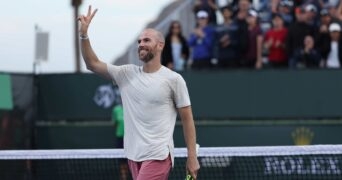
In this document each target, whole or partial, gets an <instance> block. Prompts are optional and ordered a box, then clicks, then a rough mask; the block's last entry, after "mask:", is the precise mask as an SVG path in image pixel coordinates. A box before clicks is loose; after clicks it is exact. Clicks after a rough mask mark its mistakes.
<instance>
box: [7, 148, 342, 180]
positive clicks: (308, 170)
mask: <svg viewBox="0 0 342 180" xmlns="http://www.w3.org/2000/svg"><path fill="white" fill-rule="evenodd" d="M186 155H187V152H186V149H185V148H176V149H175V165H174V168H173V169H172V171H171V173H170V177H169V179H174V180H180V179H184V178H185V162H186ZM198 157H199V162H200V165H201V169H200V171H199V174H198V179H205V180H215V179H222V180H223V179H224V180H226V179H229V180H235V179H237V180H245V179H246V180H247V179H248V180H250V179H263V180H271V179H272V180H274V179H276V180H283V179H284V180H285V179H286V180H288V179H303V180H313V179H317V180H318V179H320V180H325V179H327V180H332V179H334V180H335V179H336V180H337V179H340V180H341V179H342V145H315V146H274V147H222V148H200V149H199V154H198ZM0 179H1V180H13V179H14V180H21V179H23V180H24V179H25V180H27V179H30V180H31V179H32V180H36V179H37V180H43V179H44V180H45V179H49V180H62V179H63V180H107V179H108V180H109V179H110V180H113V179H131V177H130V175H129V172H128V170H127V166H126V160H125V159H124V153H123V150H121V149H110V150H106V149H98V150H27V151H0Z"/></svg>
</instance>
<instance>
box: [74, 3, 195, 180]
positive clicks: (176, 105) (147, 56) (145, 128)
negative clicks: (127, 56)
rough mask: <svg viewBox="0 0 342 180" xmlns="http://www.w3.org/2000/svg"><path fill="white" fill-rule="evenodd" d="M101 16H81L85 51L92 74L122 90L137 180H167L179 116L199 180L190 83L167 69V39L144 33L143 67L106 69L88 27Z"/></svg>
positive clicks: (132, 168)
mask: <svg viewBox="0 0 342 180" xmlns="http://www.w3.org/2000/svg"><path fill="white" fill-rule="evenodd" d="M96 12H97V10H95V11H93V12H92V10H91V7H90V6H89V10H88V13H87V15H85V16H83V15H82V16H80V17H79V18H78V20H79V21H80V22H81V27H80V39H81V51H82V55H83V58H84V61H85V63H86V65H87V68H88V69H89V70H91V71H92V72H94V73H96V74H99V75H101V76H103V77H106V78H108V79H111V80H112V81H113V83H115V84H117V85H118V86H119V88H120V93H121V97H122V101H123V108H124V121H125V122H124V123H125V130H124V131H125V134H124V149H125V154H126V156H127V158H128V165H129V168H130V171H131V173H132V176H133V179H134V180H167V179H168V175H169V172H170V169H171V167H172V165H173V161H174V160H173V159H174V157H173V149H174V143H173V131H174V127H175V122H176V117H177V112H178V113H179V115H180V117H181V119H182V124H183V130H184V136H185V141H186V144H187V149H188V159H187V163H186V167H187V171H188V173H189V174H190V175H191V176H192V177H193V178H194V179H196V177H197V171H198V170H199V163H198V159H197V155H196V131H195V125H194V120H193V116H192V110H191V104H190V98H189V94H188V90H187V87H186V83H185V81H184V79H183V78H182V76H181V75H179V74H177V73H176V72H173V71H171V70H169V69H168V68H166V67H164V66H162V65H161V52H162V50H163V48H164V43H165V40H164V37H163V35H162V34H161V33H160V32H159V31H157V30H154V29H146V30H144V31H143V32H142V33H141V34H140V37H139V40H138V46H139V48H138V54H139V59H140V60H141V61H143V62H144V63H143V66H136V65H132V64H130V65H123V66H115V65H111V64H106V63H103V62H102V61H100V60H99V59H98V57H97V56H96V54H95V53H94V51H93V49H92V47H91V45H90V41H89V37H88V34H87V32H88V27H89V25H90V22H91V20H92V19H93V17H94V16H95V14H96Z"/></svg>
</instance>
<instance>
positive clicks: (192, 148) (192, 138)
mask: <svg viewBox="0 0 342 180" xmlns="http://www.w3.org/2000/svg"><path fill="white" fill-rule="evenodd" d="M188 108H190V107H188ZM182 124H183V133H184V140H185V143H186V146H187V149H188V157H197V154H196V130H195V123H194V120H193V117H192V113H191V114H189V115H187V116H186V117H183V118H182Z"/></svg>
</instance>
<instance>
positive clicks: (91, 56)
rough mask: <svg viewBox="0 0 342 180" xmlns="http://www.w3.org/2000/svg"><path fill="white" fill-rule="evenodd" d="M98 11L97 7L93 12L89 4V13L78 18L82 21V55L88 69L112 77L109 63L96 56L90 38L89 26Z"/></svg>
mask: <svg viewBox="0 0 342 180" xmlns="http://www.w3.org/2000/svg"><path fill="white" fill-rule="evenodd" d="M96 12H97V9H95V10H94V11H93V12H92V11H91V6H89V9H88V13H87V15H86V16H84V15H81V16H80V17H79V18H78V20H79V21H80V22H81V28H80V36H81V52H82V56H83V59H84V62H85V63H86V65H87V69H88V70H90V71H92V72H94V73H96V74H98V75H101V76H103V77H105V78H108V79H110V78H111V77H110V75H109V73H108V70H107V64H106V63H104V62H102V61H100V60H99V58H98V57H97V56H96V54H95V52H94V51H93V48H92V47H91V44H90V41H89V38H88V28H89V25H90V23H91V20H92V19H93V17H94V16H95V14H96Z"/></svg>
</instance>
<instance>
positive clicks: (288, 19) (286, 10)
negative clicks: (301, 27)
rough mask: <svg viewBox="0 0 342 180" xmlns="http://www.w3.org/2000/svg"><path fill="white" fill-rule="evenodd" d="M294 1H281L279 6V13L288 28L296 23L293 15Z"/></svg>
mask: <svg viewBox="0 0 342 180" xmlns="http://www.w3.org/2000/svg"><path fill="white" fill-rule="evenodd" d="M292 10H293V1H290V0H281V1H280V3H279V6H278V13H279V14H280V15H281V17H282V18H283V19H284V24H285V26H286V27H289V26H290V24H292V22H293V21H294V18H293V15H292Z"/></svg>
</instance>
